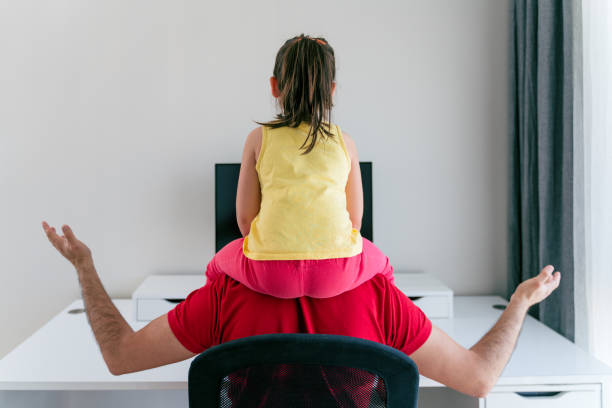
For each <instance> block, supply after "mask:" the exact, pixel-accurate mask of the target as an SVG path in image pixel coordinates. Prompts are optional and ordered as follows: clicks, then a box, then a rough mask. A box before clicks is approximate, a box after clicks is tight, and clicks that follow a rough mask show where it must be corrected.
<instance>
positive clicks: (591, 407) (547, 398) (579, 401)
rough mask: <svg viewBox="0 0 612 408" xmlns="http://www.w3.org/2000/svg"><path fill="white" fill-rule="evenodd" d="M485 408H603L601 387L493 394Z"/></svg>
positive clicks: (534, 389)
mask: <svg viewBox="0 0 612 408" xmlns="http://www.w3.org/2000/svg"><path fill="white" fill-rule="evenodd" d="M484 402H485V403H484V408H515V407H520V408H576V407H579V408H601V388H600V387H599V385H588V384H587V385H573V386H572V385H570V386H563V385H561V386H558V387H555V386H546V388H543V389H540V390H538V389H537V387H535V388H531V387H530V389H529V390H526V391H515V392H512V391H503V392H496V391H493V392H491V393H490V394H489V395H488V396H487V397H486V398H485V401H484Z"/></svg>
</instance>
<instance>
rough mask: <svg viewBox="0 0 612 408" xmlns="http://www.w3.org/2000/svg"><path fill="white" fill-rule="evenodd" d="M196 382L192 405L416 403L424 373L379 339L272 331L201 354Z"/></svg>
mask: <svg viewBox="0 0 612 408" xmlns="http://www.w3.org/2000/svg"><path fill="white" fill-rule="evenodd" d="M188 387H189V407H190V408H200V407H220V408H240V407H291V408H301V407H303V408H306V407H309V408H310V407H313V408H314V407H316V408H319V407H322V408H325V407H342V408H348V407H351V408H362V407H363V408H366V407H367V408H377V407H389V408H398V407H402V408H411V407H416V406H417V395H418V390H419V373H418V370H417V367H416V365H415V364H414V362H413V361H412V360H411V359H410V358H409V357H408V356H407V355H405V354H404V353H402V352H400V351H398V350H395V349H393V348H391V347H388V346H385V345H383V344H379V343H375V342H372V341H368V340H363V339H358V338H353V337H347V336H335V335H326V334H266V335H261V336H253V337H247V338H243V339H239V340H234V341H230V342H227V343H223V344H221V345H218V346H215V347H212V348H210V349H209V350H207V351H205V352H203V353H202V354H200V355H199V356H197V357H196V358H195V359H194V360H193V362H192V363H191V367H190V368H189V380H188Z"/></svg>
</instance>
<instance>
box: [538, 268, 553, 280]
mask: <svg viewBox="0 0 612 408" xmlns="http://www.w3.org/2000/svg"><path fill="white" fill-rule="evenodd" d="M554 271H555V267H554V266H552V265H546V266H545V267H544V268H542V271H541V272H540V276H541V277H543V278H549V277H550V276H552V273H553V272H554Z"/></svg>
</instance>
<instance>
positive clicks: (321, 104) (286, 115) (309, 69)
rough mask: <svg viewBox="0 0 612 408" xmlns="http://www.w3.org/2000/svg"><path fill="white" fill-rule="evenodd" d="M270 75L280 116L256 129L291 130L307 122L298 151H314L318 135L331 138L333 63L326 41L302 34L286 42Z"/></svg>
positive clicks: (330, 50) (334, 70) (334, 66)
mask: <svg viewBox="0 0 612 408" xmlns="http://www.w3.org/2000/svg"><path fill="white" fill-rule="evenodd" d="M273 74H274V77H275V78H276V81H277V83H278V90H279V92H280V96H279V97H278V102H279V104H280V108H281V113H280V114H278V115H277V116H276V120H274V121H271V122H266V123H260V125H264V126H270V127H272V128H278V127H282V126H289V127H294V128H295V127H298V126H299V125H300V123H302V122H308V123H309V124H310V130H309V131H308V136H307V137H306V140H304V143H303V144H302V146H301V147H300V149H303V150H304V152H303V154H306V153H309V152H310V151H311V150H312V149H313V148H314V147H315V144H316V143H317V138H318V136H319V134H320V133H322V134H323V135H325V136H326V137H333V134H332V132H331V130H330V118H331V108H332V106H333V104H332V90H333V84H334V81H335V79H336V61H335V57H334V50H333V49H332V47H331V46H330V45H329V44H328V43H327V41H326V40H325V39H324V38H312V37H308V36H305V35H304V34H301V35H299V36H297V37H294V38H292V39H290V40H287V41H286V42H285V44H283V46H282V47H281V48H280V50H279V51H278V53H277V54H276V62H275V64H274V73H273ZM258 123H259V122H258Z"/></svg>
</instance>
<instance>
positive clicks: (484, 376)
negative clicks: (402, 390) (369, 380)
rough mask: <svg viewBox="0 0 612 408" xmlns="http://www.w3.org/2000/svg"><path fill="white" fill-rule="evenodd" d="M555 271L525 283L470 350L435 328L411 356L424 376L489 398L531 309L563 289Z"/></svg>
mask: <svg viewBox="0 0 612 408" xmlns="http://www.w3.org/2000/svg"><path fill="white" fill-rule="evenodd" d="M553 270H554V268H553V267H552V266H547V267H545V268H544V269H543V270H542V271H541V272H540V274H539V275H538V276H536V277H535V278H532V279H528V280H526V281H524V282H523V283H521V284H520V285H519V287H518V288H517V289H516V291H515V292H514V294H513V295H512V297H511V299H510V303H509V304H508V306H507V307H506V310H505V311H504V312H503V313H502V315H501V316H500V318H499V320H498V321H497V323H495V325H494V326H493V327H492V328H491V330H489V332H488V333H487V334H485V335H484V336H483V337H482V339H481V340H480V341H478V343H476V344H475V345H474V346H472V347H471V348H470V349H469V350H467V349H465V348H464V347H462V346H460V345H459V344H457V343H456V342H455V341H453V340H452V339H451V338H450V337H449V336H448V335H447V334H446V333H444V332H443V331H442V330H440V329H438V328H437V327H435V326H434V328H433V330H432V333H431V335H430V336H429V339H428V340H427V341H426V342H425V344H423V346H421V347H420V348H419V349H418V350H417V351H415V352H414V353H413V354H412V355H411V356H410V357H411V358H412V359H413V360H414V361H415V363H416V364H417V366H418V367H419V371H420V372H421V374H423V375H425V376H426V377H429V378H431V379H433V380H436V381H438V382H441V383H443V384H445V385H447V386H449V387H451V388H453V389H456V390H457V391H460V392H463V393H465V394H468V395H472V396H475V397H484V396H486V395H487V394H488V393H489V391H490V390H491V388H493V386H494V385H495V383H496V382H497V379H498V378H499V376H500V374H501V372H502V370H503V369H504V367H505V366H506V364H507V363H508V360H509V359H510V356H511V355H512V351H513V350H514V347H515V345H516V341H517V339H518V336H519V333H520V330H521V327H522V324H523V321H524V319H525V316H526V314H527V310H528V309H529V307H530V306H532V305H534V304H536V303H539V302H541V301H542V300H544V299H545V298H546V297H547V296H548V295H550V293H551V292H552V291H553V290H555V289H556V288H557V287H558V286H559V282H560V279H561V276H560V274H559V272H555V273H554V274H553Z"/></svg>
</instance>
